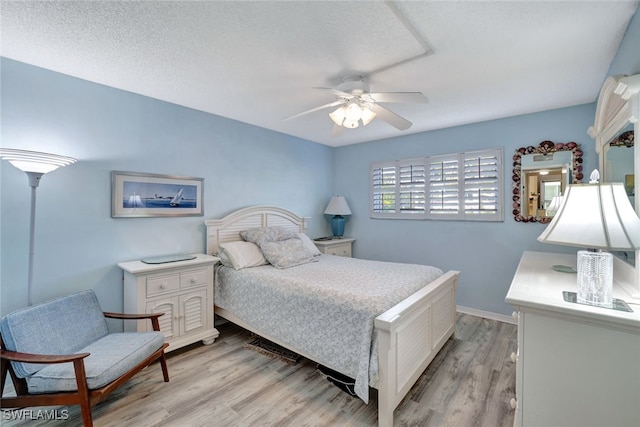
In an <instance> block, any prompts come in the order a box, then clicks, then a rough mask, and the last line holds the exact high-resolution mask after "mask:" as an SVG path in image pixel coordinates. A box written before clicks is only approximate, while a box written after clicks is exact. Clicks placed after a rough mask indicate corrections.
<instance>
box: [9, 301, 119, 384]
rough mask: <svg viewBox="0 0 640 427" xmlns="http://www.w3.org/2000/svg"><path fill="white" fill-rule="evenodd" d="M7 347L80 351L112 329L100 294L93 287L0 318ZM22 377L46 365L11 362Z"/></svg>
mask: <svg viewBox="0 0 640 427" xmlns="http://www.w3.org/2000/svg"><path fill="white" fill-rule="evenodd" d="M0 331H1V332H2V339H3V340H4V343H5V347H6V349H7V350H11V351H19V352H22V353H35V354H72V353H78V352H79V351H80V350H81V349H83V348H85V347H87V346H88V345H89V344H91V343H93V342H95V341H97V340H99V339H100V338H103V337H104V336H106V335H107V334H108V333H109V330H108V328H107V321H106V319H105V317H104V315H103V313H102V309H101V308H100V304H99V303H98V298H96V295H95V293H94V292H93V291H92V290H86V291H82V292H78V293H76V294H72V295H68V296H65V297H62V298H58V299H55V300H52V301H49V302H45V303H43V304H38V305H35V306H32V307H26V308H23V309H20V310H18V311H14V312H13V313H10V314H8V315H6V316H5V317H3V318H2V320H0ZM12 365H13V368H14V370H15V372H16V375H18V376H19V377H20V378H25V377H28V376H29V375H32V374H34V373H36V372H38V371H39V370H40V369H42V368H43V367H45V366H48V365H43V364H35V363H17V362H12Z"/></svg>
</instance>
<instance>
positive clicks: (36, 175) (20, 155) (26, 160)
mask: <svg viewBox="0 0 640 427" xmlns="http://www.w3.org/2000/svg"><path fill="white" fill-rule="evenodd" d="M0 159H3V160H7V161H8V162H9V163H11V164H12V165H13V166H15V167H16V168H18V169H20V170H21V171H23V172H25V173H26V174H27V178H28V179H29V186H30V187H31V216H30V220H29V267H28V274H27V304H28V305H32V304H33V296H32V289H33V252H34V231H35V220H36V188H37V187H38V184H40V178H42V175H44V174H45V173H48V172H53V171H54V170H56V169H58V168H59V167H63V166H67V165H70V164H72V163H75V162H76V161H77V160H76V159H74V158H72V157H66V156H59V155H57V154H49V153H40V152H37V151H26V150H17V149H13V148H0Z"/></svg>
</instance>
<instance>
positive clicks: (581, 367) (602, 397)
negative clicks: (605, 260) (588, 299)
mask: <svg viewBox="0 0 640 427" xmlns="http://www.w3.org/2000/svg"><path fill="white" fill-rule="evenodd" d="M554 264H562V265H569V266H575V264H576V257H575V256H573V255H561V254H550V253H542V252H525V253H524V255H523V256H522V259H521V261H520V265H519V266H518V270H517V271H516V274H515V276H514V278H513V282H512V284H511V287H510V289H509V292H508V294H507V297H506V301H507V302H508V303H510V304H512V305H513V306H514V308H515V309H516V311H515V313H514V317H515V318H516V319H517V321H518V353H517V355H515V357H514V359H515V360H516V365H517V366H516V398H515V401H513V404H514V405H517V408H516V419H515V424H516V425H517V426H520V427H538V426H540V427H550V426H563V427H571V426H576V427H604V426H615V427H627V426H628V427H633V426H638V425H640V305H631V308H632V309H633V310H634V312H633V313H628V312H622V311H617V310H610V309H605V308H600V307H591V306H586V305H581V304H575V303H570V302H565V301H564V298H563V295H562V292H563V291H572V292H575V291H576V275H575V274H567V273H560V272H556V271H553V270H552V269H551V266H552V265H554ZM614 298H620V299H623V300H625V301H627V302H631V300H630V296H629V295H627V294H625V293H624V291H623V290H622V289H621V288H620V287H619V286H616V285H615V284H614ZM637 302H638V301H636V303H637Z"/></svg>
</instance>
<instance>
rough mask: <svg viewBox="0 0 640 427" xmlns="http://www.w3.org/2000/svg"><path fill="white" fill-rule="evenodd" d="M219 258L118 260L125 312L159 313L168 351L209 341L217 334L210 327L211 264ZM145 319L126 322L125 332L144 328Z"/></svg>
mask: <svg viewBox="0 0 640 427" xmlns="http://www.w3.org/2000/svg"><path fill="white" fill-rule="evenodd" d="M218 261H219V259H218V258H216V257H213V256H210V255H204V254H197V255H196V258H195V259H193V260H188V261H178V262H169V263H165V264H145V263H143V262H141V261H130V262H121V263H119V264H118V267H120V268H121V269H122V270H123V272H124V311H125V313H160V312H164V313H165V314H164V316H161V317H160V318H159V319H158V320H159V321H160V330H161V331H162V333H164V335H165V337H166V339H165V341H166V342H168V343H169V344H170V345H169V347H168V348H167V351H172V350H176V349H178V348H180V347H184V346H185V345H188V344H191V343H194V342H196V341H199V340H202V342H203V343H204V344H211V343H213V342H214V340H215V339H216V338H217V337H218V335H219V333H218V331H217V330H216V329H215V328H214V326H213V304H214V301H213V298H214V297H213V283H214V266H215V264H216V263H217V262H218ZM147 323H149V322H148V321H147V322H144V321H125V332H132V331H147V330H150V325H148V324H147Z"/></svg>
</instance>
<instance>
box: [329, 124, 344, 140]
mask: <svg viewBox="0 0 640 427" xmlns="http://www.w3.org/2000/svg"><path fill="white" fill-rule="evenodd" d="M342 132H344V128H343V127H342V126H338V125H336V124H334V125H333V129H332V130H331V136H332V137H334V138H337V137H339V136H340V135H342Z"/></svg>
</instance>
